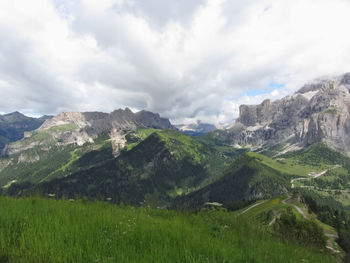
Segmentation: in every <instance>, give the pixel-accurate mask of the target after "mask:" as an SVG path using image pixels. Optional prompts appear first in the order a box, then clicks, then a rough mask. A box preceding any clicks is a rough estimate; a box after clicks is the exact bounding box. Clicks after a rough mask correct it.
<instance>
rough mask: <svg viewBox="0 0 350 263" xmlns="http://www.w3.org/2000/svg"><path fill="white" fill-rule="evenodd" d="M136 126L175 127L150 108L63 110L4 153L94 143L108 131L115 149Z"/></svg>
mask: <svg viewBox="0 0 350 263" xmlns="http://www.w3.org/2000/svg"><path fill="white" fill-rule="evenodd" d="M136 128H154V129H174V127H173V126H172V125H171V123H170V121H169V120H168V119H165V118H161V117H160V116H159V114H157V113H152V112H148V111H139V112H136V113H133V112H132V111H131V110H130V109H129V108H125V109H124V110H123V109H118V110H115V111H113V112H111V113H104V112H62V113H60V114H58V115H57V116H55V117H53V118H49V119H47V120H46V121H45V122H44V123H43V124H42V125H41V126H40V127H39V128H38V129H37V130H35V131H33V132H27V133H25V135H24V138H23V139H22V140H21V141H17V142H13V143H10V144H9V145H7V146H6V147H5V149H4V151H3V153H4V154H5V155H13V154H16V153H19V152H21V151H24V150H27V149H31V148H34V147H38V146H40V145H41V146H43V145H44V147H47V145H69V144H77V145H79V146H81V145H83V144H84V143H87V142H88V143H92V142H93V141H94V139H96V138H97V137H98V136H99V135H101V134H103V133H105V134H108V135H109V137H110V139H111V141H112V145H113V148H114V151H115V153H118V151H119V149H121V148H123V147H124V146H125V143H126V138H125V134H126V132H125V131H127V130H135V129H136Z"/></svg>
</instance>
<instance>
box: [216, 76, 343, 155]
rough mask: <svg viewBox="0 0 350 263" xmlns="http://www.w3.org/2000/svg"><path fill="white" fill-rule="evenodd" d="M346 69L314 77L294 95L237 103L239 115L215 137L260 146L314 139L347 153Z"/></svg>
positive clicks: (233, 142)
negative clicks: (258, 101)
mask: <svg viewBox="0 0 350 263" xmlns="http://www.w3.org/2000/svg"><path fill="white" fill-rule="evenodd" d="M349 90H350V73H349V74H345V75H343V76H340V77H336V78H324V79H317V80H315V81H314V82H312V83H309V84H306V85H305V86H303V87H302V88H301V89H300V90H298V91H297V92H296V93H295V94H294V95H292V96H287V97H285V98H283V99H280V100H276V101H273V102H271V101H270V100H265V101H263V102H262V103H261V104H259V105H242V106H240V109H239V110H240V112H239V118H238V119H237V120H236V123H235V124H234V125H233V126H232V127H230V128H229V129H227V130H224V131H217V132H216V133H215V134H216V135H217V137H218V138H221V140H223V141H225V142H226V143H229V144H232V145H240V146H253V147H261V146H263V145H264V144H271V143H272V144H275V143H281V142H284V143H287V144H295V145H298V146H300V147H303V146H306V145H310V144H313V143H318V142H327V143H328V144H329V145H330V146H333V147H335V148H338V149H340V150H343V151H346V152H348V153H350V93H349Z"/></svg>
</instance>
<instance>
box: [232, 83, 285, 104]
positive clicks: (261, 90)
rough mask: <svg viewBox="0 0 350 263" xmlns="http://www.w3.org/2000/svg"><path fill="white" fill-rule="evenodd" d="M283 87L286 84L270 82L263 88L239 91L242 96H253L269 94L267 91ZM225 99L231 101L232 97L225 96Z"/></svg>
mask: <svg viewBox="0 0 350 263" xmlns="http://www.w3.org/2000/svg"><path fill="white" fill-rule="evenodd" d="M285 87H286V85H285V84H283V83H275V82H270V83H268V84H267V85H266V87H265V88H259V89H252V90H246V91H244V92H243V93H241V96H242V97H243V96H248V97H255V96H258V95H265V94H269V93H271V92H273V91H274V90H278V89H283V88H285ZM241 96H240V97H241ZM226 100H228V101H231V100H233V98H232V97H227V98H226Z"/></svg>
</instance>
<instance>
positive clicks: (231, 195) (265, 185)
mask: <svg viewBox="0 0 350 263" xmlns="http://www.w3.org/2000/svg"><path fill="white" fill-rule="evenodd" d="M294 176H295V175H293V174H292V173H288V169H286V170H282V169H281V167H280V164H279V163H278V162H276V161H274V160H272V159H270V158H268V157H266V156H262V155H260V154H257V153H252V152H248V153H245V154H243V155H242V156H240V157H239V158H237V160H235V161H234V162H233V163H232V164H231V165H230V166H229V167H228V168H227V169H226V170H225V172H224V174H223V176H222V178H220V179H219V180H217V181H216V182H214V183H212V184H210V185H208V186H206V187H204V188H202V189H200V190H198V191H196V192H193V193H190V194H188V195H186V196H182V197H180V198H179V199H178V200H177V203H178V204H181V205H183V206H189V207H198V206H201V205H203V204H204V203H206V202H219V203H224V204H229V203H233V202H237V201H240V200H242V199H246V200H249V199H261V198H270V197H273V196H276V195H280V194H284V193H287V192H288V190H289V189H290V179H291V178H293V177H294Z"/></svg>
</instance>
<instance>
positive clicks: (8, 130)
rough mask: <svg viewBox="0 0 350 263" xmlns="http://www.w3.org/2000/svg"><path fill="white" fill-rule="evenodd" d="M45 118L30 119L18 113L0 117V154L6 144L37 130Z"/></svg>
mask: <svg viewBox="0 0 350 263" xmlns="http://www.w3.org/2000/svg"><path fill="white" fill-rule="evenodd" d="M47 118H49V117H48V116H46V117H45V116H44V117H42V118H38V119H37V118H30V117H27V116H25V115H23V114H21V113H19V112H13V113H9V114H5V115H0V154H1V152H2V150H3V149H4V147H5V145H6V144H8V143H10V142H13V141H17V140H19V139H21V138H23V136H24V132H26V131H32V130H35V129H37V128H39V126H40V125H41V124H42V123H43V122H44V121H45V120H46V119H47Z"/></svg>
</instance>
